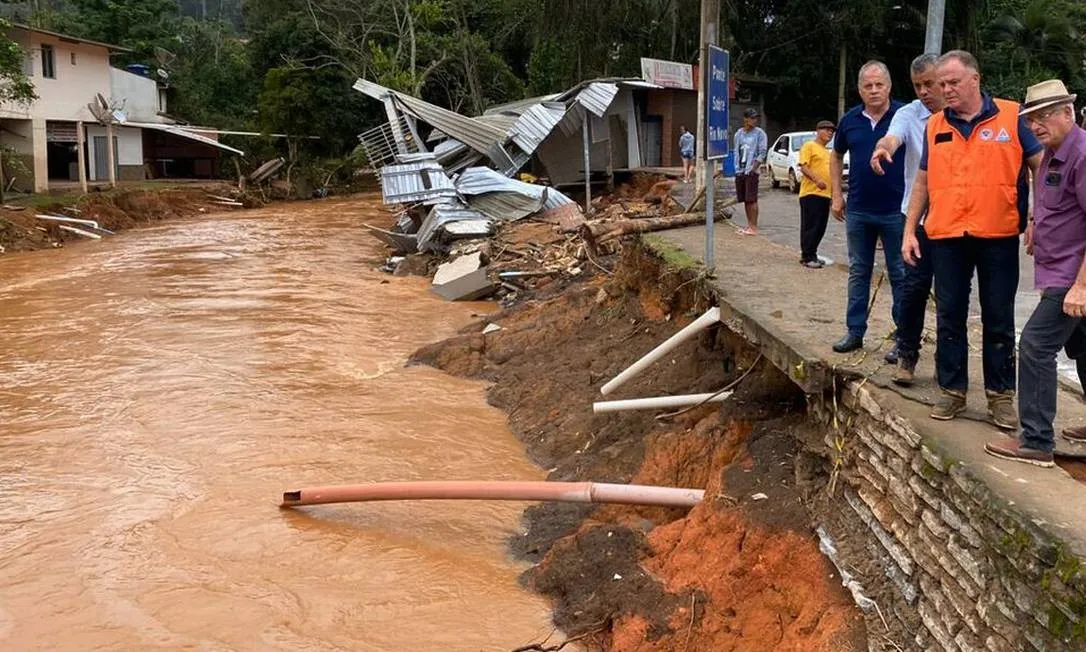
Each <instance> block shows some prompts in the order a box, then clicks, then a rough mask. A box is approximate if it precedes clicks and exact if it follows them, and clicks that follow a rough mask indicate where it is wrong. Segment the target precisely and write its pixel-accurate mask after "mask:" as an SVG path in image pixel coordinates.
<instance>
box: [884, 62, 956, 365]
mask: <svg viewBox="0 0 1086 652" xmlns="http://www.w3.org/2000/svg"><path fill="white" fill-rule="evenodd" d="M938 60H939V57H938V56H936V55H934V54H922V55H920V56H919V57H917V58H915V59H913V62H912V65H911V66H910V73H911V77H912V82H913V90H914V91H915V92H916V97H917V99H915V100H913V101H912V102H910V103H909V104H907V105H905V106H904V107H903V108H901V109H899V110H898V112H897V113H896V114H894V118H893V120H892V121H891V122H890V128H889V130H887V132H886V135H885V136H883V137H882V138H881V139H880V140H879V142H878V143H876V144H875V151H874V153H873V154H872V155H871V169H872V170H874V172H875V173H876V174H882V173H883V170H882V164H883V162H884V161H885V162H889V161H893V155H894V153H895V152H896V151H897V150H898V149H899V148H900V147H901V146H902V145H904V146H905V198H904V200H903V201H902V204H901V212H902V214H905V212H906V211H907V209H908V206H909V196H910V195H911V194H912V190H913V182H914V181H915V180H916V173H917V171H918V170H919V169H920V156H921V154H922V153H923V152H924V138H925V132H926V130H927V126H928V118H930V117H931V115H932V113H937V112H939V111H942V110H943V105H944V102H943V90H942V88H941V87H940V86H939V82H938V78H937V76H936V63H937V62H938ZM916 237H917V240H919V241H920V259H919V260H918V261H917V264H916V265H909V264H908V263H907V262H906V265H905V291H904V293H903V296H902V305H901V315H900V320H899V323H898V328H897V344H896V345H895V346H894V349H892V350H891V351H890V353H888V354H887V355H886V361H887V362H889V363H891V364H892V363H894V362H897V364H898V368H897V371H896V372H895V373H894V382H895V383H897V384H899V385H902V386H909V385H912V384H913V381H914V380H915V376H916V363H917V360H919V358H920V340H921V336H922V335H923V333H924V314H925V312H926V311H927V305H928V296H929V295H930V294H931V285H932V279H933V277H934V271H933V269H932V264H931V256H930V254H929V251H930V247H929V246H928V238H927V236H926V235H925V234H924V227H923V222H921V226H919V227H918V228H917V229H916Z"/></svg>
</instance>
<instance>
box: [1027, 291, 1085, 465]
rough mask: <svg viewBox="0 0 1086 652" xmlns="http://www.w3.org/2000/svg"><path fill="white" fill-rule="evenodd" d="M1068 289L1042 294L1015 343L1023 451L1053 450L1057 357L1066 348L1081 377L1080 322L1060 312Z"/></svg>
mask: <svg viewBox="0 0 1086 652" xmlns="http://www.w3.org/2000/svg"><path fill="white" fill-rule="evenodd" d="M1068 289H1069V288H1049V289H1046V290H1045V291H1044V292H1043V293H1042V294H1041V302H1040V303H1038V304H1037V307H1036V308H1034V310H1033V314H1032V315H1031V316H1030V318H1029V321H1028V322H1026V327H1025V328H1024V329H1023V330H1022V338H1021V339H1020V340H1019V341H1018V356H1019V363H1018V387H1019V394H1018V414H1019V421H1020V422H1021V424H1022V443H1023V444H1024V445H1025V446H1026V448H1032V449H1034V450H1039V451H1046V452H1048V451H1051V450H1052V449H1053V448H1055V447H1056V435H1055V431H1054V430H1053V429H1052V421H1053V420H1054V419H1055V418H1056V392H1057V390H1058V384H1057V379H1056V354H1058V353H1059V352H1060V349H1061V348H1064V347H1067V349H1068V355H1071V353H1073V352H1074V353H1077V354H1078V355H1079V357H1078V358H1077V359H1076V360H1075V362H1076V363H1077V364H1078V373H1079V379H1082V377H1083V371H1084V365H1083V358H1082V353H1083V351H1082V348H1083V347H1082V344H1083V334H1082V330H1081V326H1082V320H1081V319H1080V318H1078V317H1070V316H1068V315H1067V314H1066V313H1064V312H1063V298H1064V296H1066V295H1067V290H1068Z"/></svg>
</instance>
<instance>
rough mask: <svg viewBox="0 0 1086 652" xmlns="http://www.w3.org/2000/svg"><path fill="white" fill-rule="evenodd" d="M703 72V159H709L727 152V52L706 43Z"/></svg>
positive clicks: (728, 103)
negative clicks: (706, 51) (704, 68)
mask: <svg viewBox="0 0 1086 652" xmlns="http://www.w3.org/2000/svg"><path fill="white" fill-rule="evenodd" d="M706 60H707V63H708V65H707V66H706V68H707V70H706V71H705V72H706V74H705V80H706V81H705V91H706V92H705V102H706V107H705V127H706V129H705V141H706V146H705V150H704V151H705V158H706V160H709V161H712V160H715V159H721V158H724V157H725V156H727V155H728V108H729V105H730V101H729V99H728V87H729V84H728V77H729V76H730V74H731V73H730V72H729V70H728V68H729V57H728V51H727V50H722V49H721V48H718V47H717V46H715V45H710V46H709V56H708V57H706Z"/></svg>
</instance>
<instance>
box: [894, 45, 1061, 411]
mask: <svg viewBox="0 0 1086 652" xmlns="http://www.w3.org/2000/svg"><path fill="white" fill-rule="evenodd" d="M938 65H939V85H940V86H941V87H942V89H943V99H944V101H945V103H946V108H944V109H943V111H941V112H939V113H936V114H934V115H932V116H931V118H929V119H928V128H927V132H926V138H925V139H924V151H923V153H922V154H921V155H920V171H919V172H918V173H917V175H916V180H915V181H914V184H913V192H912V196H911V197H910V198H909V211H908V215H907V220H906V224H905V237H904V239H903V245H902V255H903V257H904V258H905V262H906V263H907V264H909V265H916V264H917V262H918V259H919V258H920V256H922V255H923V253H922V252H921V251H920V244H919V241H918V240H917V235H916V230H917V226H918V225H919V223H920V217H921V215H923V214H924V212H925V210H926V211H927V218H926V219H925V222H924V230H925V231H926V232H927V236H928V239H929V240H930V241H931V258H932V263H933V266H934V270H935V306H936V333H937V337H936V348H935V367H936V376H937V379H938V382H939V388H940V394H939V397H938V398H937V399H936V403H935V406H934V407H933V408H932V410H931V417H932V418H933V419H940V420H948V419H953V418H954V417H956V416H958V415H959V414H961V413H962V412H963V411H964V410H965V396H966V391H968V388H969V345H968V331H967V328H966V325H967V319H968V317H969V295H970V292H971V290H972V284H973V274H974V272H975V273H976V275H977V277H978V279H979V283H978V285H979V298H980V311H981V325H982V326H983V331H984V340H983V358H984V389H985V393H986V395H987V398H988V414H989V416H990V417H991V420H992V422H993V423H994V424H995V425H996V427H998V428H1002V429H1004V430H1017V429H1018V416H1017V415H1016V414H1015V410H1014V393H1015V373H1014V371H1015V368H1014V367H1015V365H1014V335H1015V331H1014V298H1015V295H1016V294H1017V292H1018V249H1019V242H1018V235H1019V231H1020V229H1021V228H1024V225H1023V224H1021V222H1022V219H1021V214H1020V212H1019V202H1020V199H1026V195H1027V194H1028V192H1023V191H1022V190H1021V189H1020V182H1022V181H1025V180H1026V179H1025V178H1024V174H1023V172H1024V169H1025V168H1024V165H1027V164H1028V166H1029V169H1030V170H1036V169H1037V166H1038V165H1040V162H1041V151H1042V150H1043V148H1042V147H1041V144H1040V143H1039V142H1037V138H1036V137H1035V136H1034V135H1033V133H1032V132H1031V131H1030V130H1029V128H1028V127H1027V126H1026V124H1025V120H1024V119H1023V118H1022V117H1020V116H1019V115H1018V111H1019V106H1018V103H1017V102H1010V101H1008V100H1001V99H994V98H992V96H991V95H989V94H988V93H985V92H982V91H981V88H980V71H979V68H978V65H977V60H976V58H974V57H973V55H971V54H969V53H968V52H965V51H962V50H951V51H950V52H947V53H946V54H944V55H943V56H942V57H940V58H939V64H938ZM1027 188H1028V186H1027Z"/></svg>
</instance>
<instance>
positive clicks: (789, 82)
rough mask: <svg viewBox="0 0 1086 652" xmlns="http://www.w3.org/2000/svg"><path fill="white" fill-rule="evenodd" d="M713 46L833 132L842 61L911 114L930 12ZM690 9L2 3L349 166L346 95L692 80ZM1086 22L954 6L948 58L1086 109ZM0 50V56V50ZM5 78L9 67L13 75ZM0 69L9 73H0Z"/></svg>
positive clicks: (519, 3)
mask: <svg viewBox="0 0 1086 652" xmlns="http://www.w3.org/2000/svg"><path fill="white" fill-rule="evenodd" d="M721 4H722V7H723V8H722V15H721V26H722V29H721V41H722V44H723V45H724V46H725V47H727V48H728V49H729V50H730V51H731V55H732V62H733V67H734V69H735V70H736V71H737V72H743V73H748V74H751V75H756V76H758V77H760V78H766V79H769V80H771V81H773V82H774V90H773V91H772V92H771V94H770V96H769V98H768V100H767V105H766V112H767V113H768V114H769V115H770V117H773V118H775V119H777V120H778V121H781V122H789V121H791V120H800V119H802V120H807V119H810V118H813V117H821V116H832V115H834V113H835V111H836V103H837V84H838V78H839V73H838V67H839V60H840V56H841V53H842V51H843V52H844V55H845V58H846V79H845V88H846V91H847V94H848V98H847V99H848V101H849V102H850V103H851V102H854V101H856V99H857V98H856V92H855V82H854V78H855V72H856V70H857V68H858V67H859V66H860V64H861V63H863V62H864V61H866V60H868V59H881V60H883V61H885V62H886V63H887V65H888V66H889V67H890V69H891V71H892V72H893V75H894V81H895V87H896V88H895V94H896V95H897V96H898V97H900V98H902V99H909V98H911V95H912V92H911V89H910V88H909V84H908V74H907V71H908V64H909V61H910V60H911V59H912V58H913V57H914V56H915V55H917V54H919V53H920V52H921V50H922V49H923V44H924V27H925V12H926V10H927V0H817V1H816V0H731V1H730V2H723V3H721ZM699 6H700V4H699V2H698V0H612V1H610V2H598V1H597V0H246V1H245V2H244V3H243V2H242V0H24V1H11V0H8V1H5V0H0V9H3V11H4V12H5V14H4V15H6V16H7V17H9V18H11V19H15V20H18V21H20V22H32V23H34V24H36V25H39V26H42V27H46V28H49V29H54V30H57V31H62V32H66V33H71V34H73V35H75V36H81V37H85V38H91V39H95V40H100V41H105V42H110V43H115V44H117V45H121V46H124V47H126V48H129V49H131V50H132V54H131V55H128V56H126V57H125V58H123V59H118V60H116V61H115V64H118V65H124V64H127V63H145V64H149V65H150V66H152V68H155V69H162V70H164V71H165V72H167V73H168V75H169V77H168V79H169V85H170V93H171V100H170V106H171V114H172V115H174V116H175V117H178V118H181V119H184V120H188V121H191V122H197V123H205V124H213V125H215V126H219V127H225V128H234V129H256V130H264V131H269V132H288V133H294V134H304V135H315V136H320V141H311V144H310V145H307V146H308V147H311V148H313V151H314V153H316V154H318V155H343V154H345V153H346V152H348V151H350V150H351V148H352V147H353V146H354V144H355V143H356V140H355V135H356V134H357V133H358V132H360V131H363V130H364V129H365V128H367V127H369V126H372V125H373V124H375V123H376V122H377V121H379V120H381V119H382V117H383V114H382V113H381V111H380V107H379V106H375V103H374V102H371V101H368V100H367V99H366V98H364V97H363V96H361V94H359V93H357V92H354V91H352V90H351V85H352V83H353V81H354V79H355V78H356V77H359V76H363V77H366V78H368V79H371V80H373V81H375V82H377V83H380V84H383V85H386V86H389V87H392V88H396V89H398V90H403V91H406V92H410V93H414V94H418V95H421V96H422V97H424V98H425V99H427V100H429V101H432V102H434V103H437V104H440V105H442V106H446V107H449V108H452V109H454V110H457V111H460V112H463V113H467V114H479V113H481V112H482V111H484V110H485V109H486V108H487V107H489V106H492V105H495V104H498V103H503V102H508V101H511V100H515V99H521V98H524V97H529V96H536V95H541V94H546V93H552V92H556V91H559V90H563V89H565V88H568V87H570V86H572V85H573V84H575V83H577V82H579V81H581V80H584V79H589V78H593V77H602V76H638V75H639V74H640V58H641V57H654V58H662V59H671V60H675V61H681V62H688V63H694V62H696V60H697V53H698V36H699V29H700V26H699ZM1084 34H1086V4H1084V3H1082V2H1081V1H1080V0H954V1H952V2H949V3H948V6H947V15H946V27H945V35H944V40H943V47H944V49H951V48H963V49H967V50H970V51H972V52H974V53H975V54H976V55H977V56H978V58H979V59H980V61H981V67H982V75H983V78H984V85H985V86H986V88H988V89H989V90H991V91H992V92H994V93H996V94H997V95H1002V96H1005V97H1009V98H1021V97H1022V96H1023V94H1024V92H1025V87H1026V86H1027V85H1028V84H1030V83H1035V82H1036V81H1039V80H1041V79H1044V78H1049V77H1060V78H1062V79H1063V80H1064V81H1065V82H1067V84H1068V85H1069V86H1070V87H1071V88H1072V89H1073V90H1078V91H1086V88H1084V87H1086V70H1084V62H1086V38H1084ZM5 48H6V46H5ZM5 48H0V79H2V80H3V81H6V82H8V83H7V84H6V86H5V87H6V88H8V89H10V91H11V92H18V89H19V88H20V87H19V86H18V84H17V83H15V82H13V81H12V80H16V82H17V77H14V78H8V77H4V76H3V75H4V71H12V72H18V71H19V70H20V68H19V66H18V65H15V64H17V63H18V61H19V59H20V57H21V56H22V55H21V54H19V53H18V52H17V51H14V52H15V53H14V54H12V52H13V51H9V50H6V49H5ZM13 62H14V63H13ZM5 65H6V66H7V67H5Z"/></svg>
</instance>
